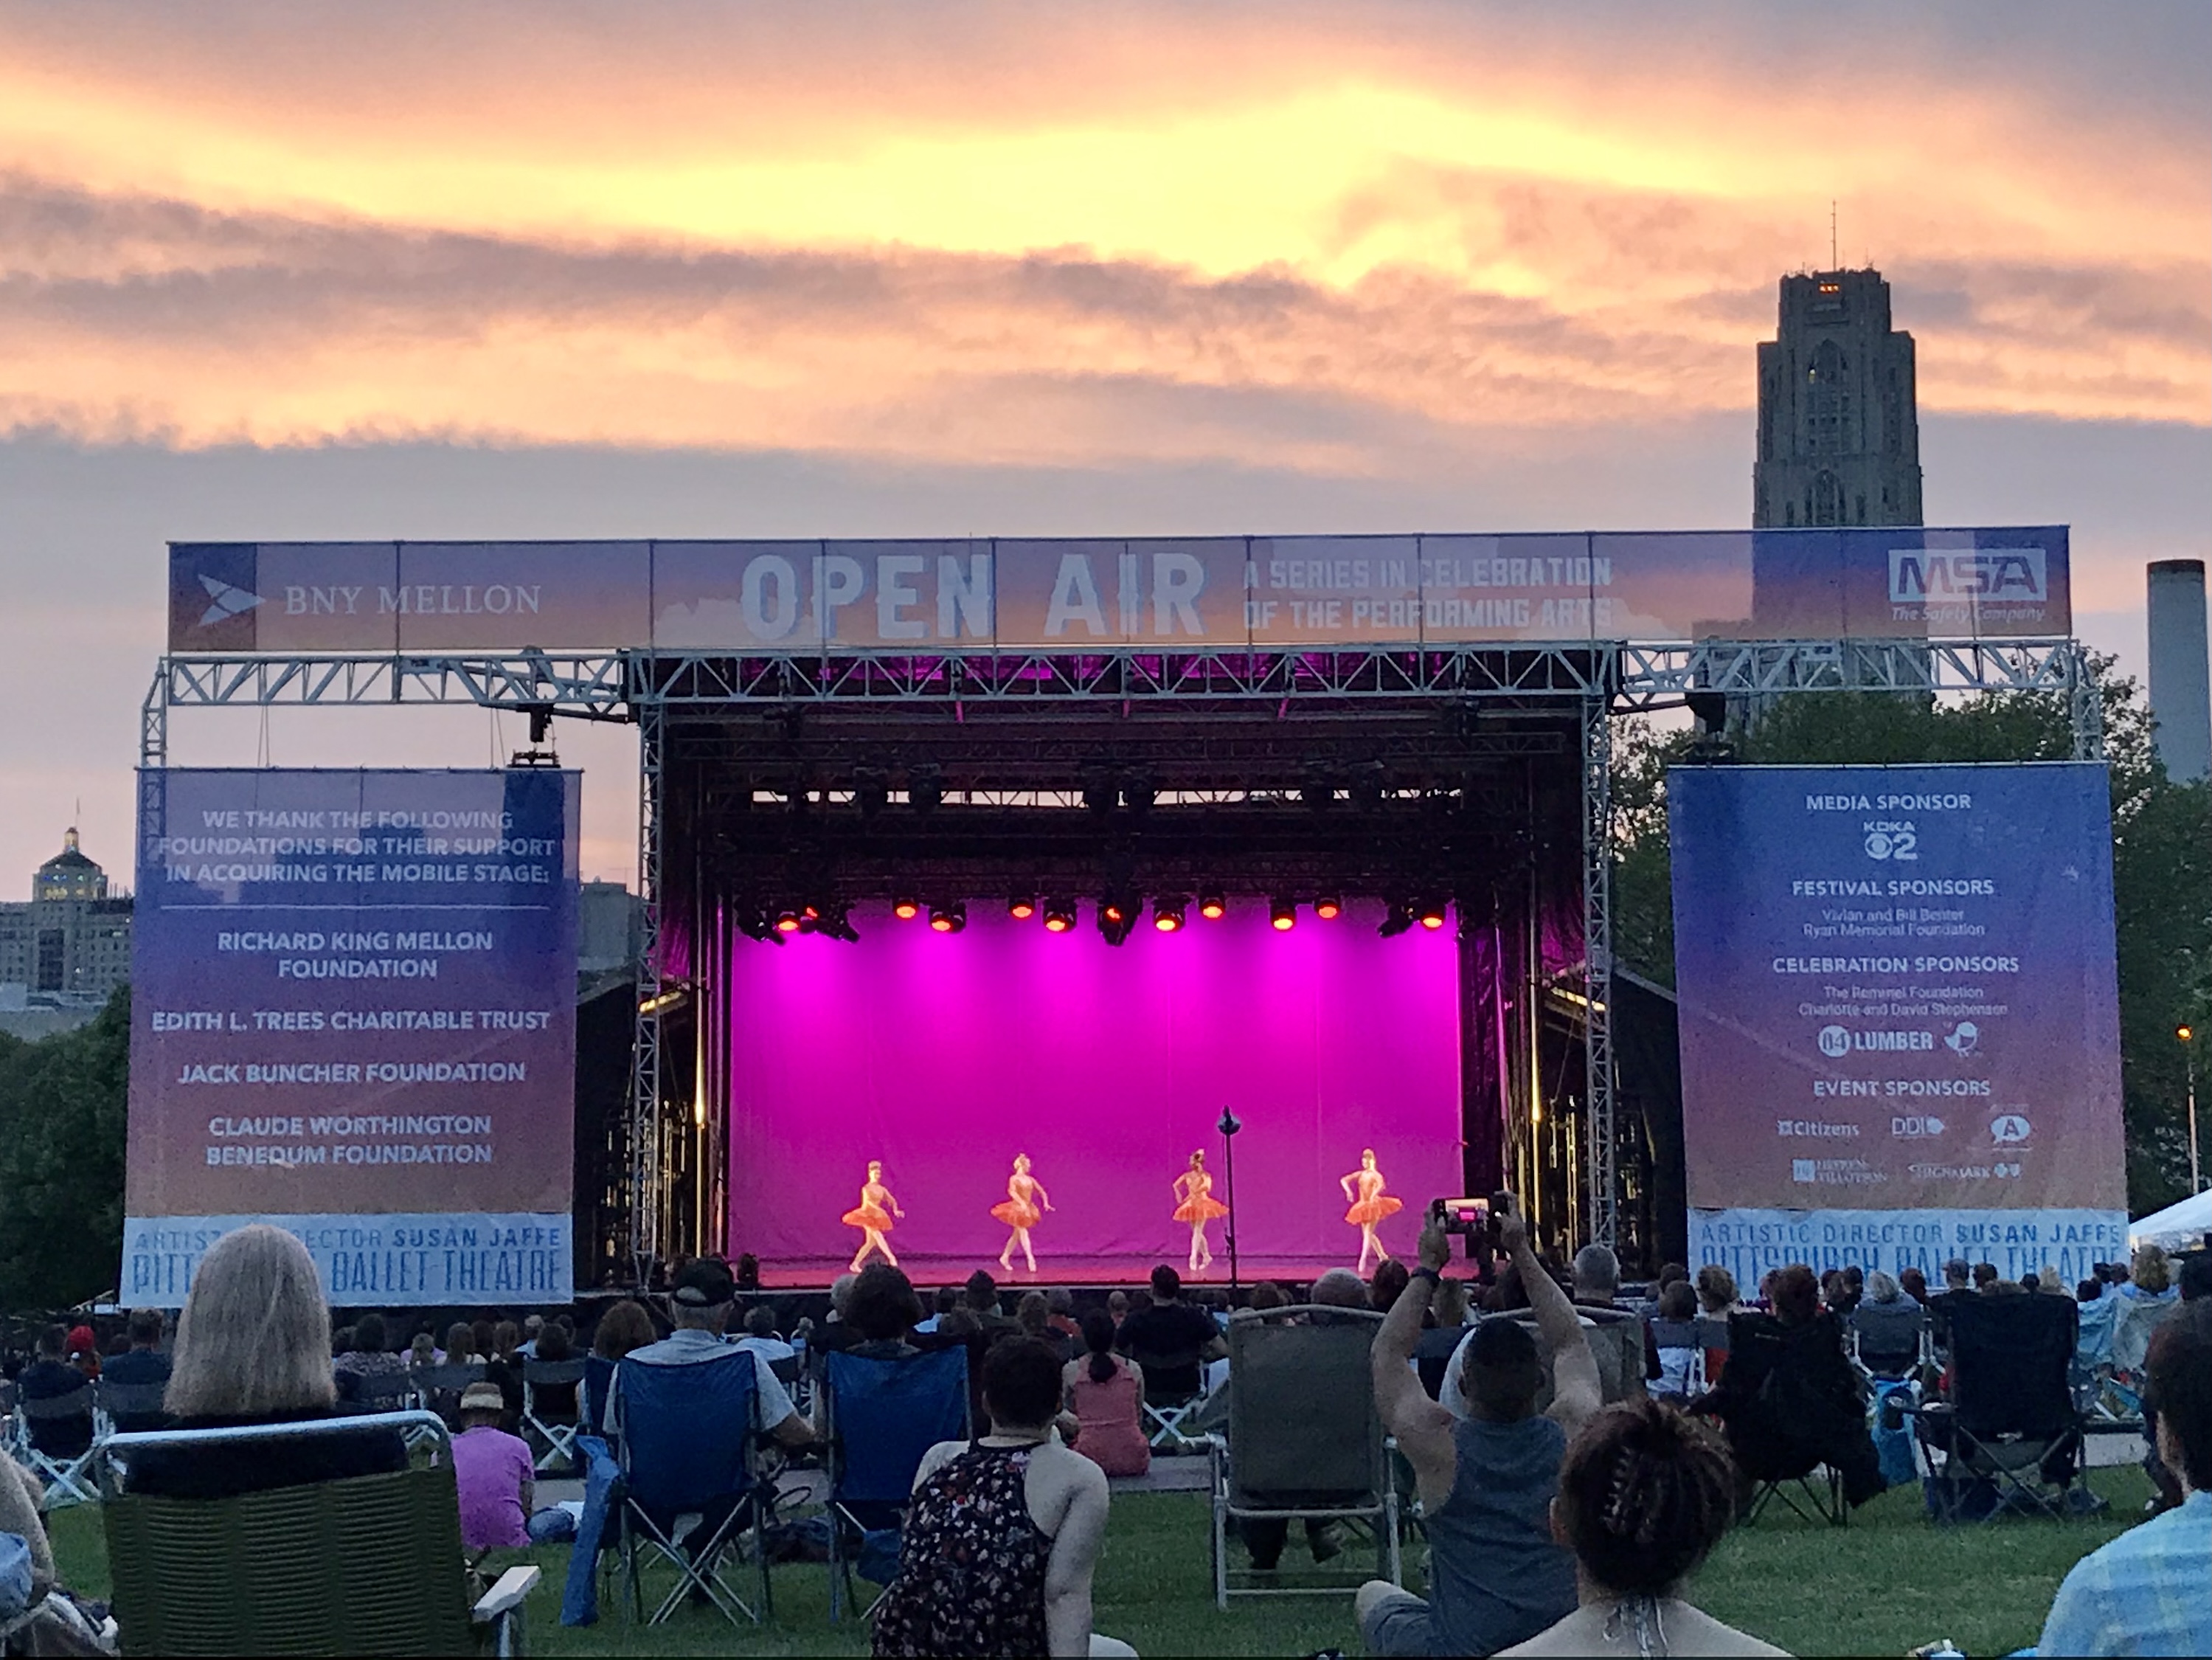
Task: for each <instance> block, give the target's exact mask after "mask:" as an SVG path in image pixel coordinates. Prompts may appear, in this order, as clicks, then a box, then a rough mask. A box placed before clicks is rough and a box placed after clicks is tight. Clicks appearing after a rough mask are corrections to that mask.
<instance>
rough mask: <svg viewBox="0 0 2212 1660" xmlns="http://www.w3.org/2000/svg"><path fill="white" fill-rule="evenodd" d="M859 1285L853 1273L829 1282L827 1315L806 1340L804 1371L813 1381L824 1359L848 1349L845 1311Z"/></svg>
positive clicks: (850, 1337)
mask: <svg viewBox="0 0 2212 1660" xmlns="http://www.w3.org/2000/svg"><path fill="white" fill-rule="evenodd" d="M859 1284H860V1275H859V1274H839V1275H838V1276H837V1277H836V1279H835V1280H831V1281H830V1282H829V1313H828V1314H827V1315H825V1316H823V1321H822V1323H821V1324H820V1325H819V1326H817V1327H816V1328H815V1329H813V1330H812V1331H811V1332H809V1333H808V1334H807V1337H806V1365H807V1368H808V1370H809V1371H810V1372H811V1374H812V1375H813V1376H814V1377H817V1378H818V1377H821V1376H822V1362H823V1359H824V1357H826V1356H829V1355H831V1354H835V1353H838V1352H839V1351H840V1350H842V1349H847V1348H849V1347H852V1343H853V1329H852V1327H851V1326H850V1325H848V1324H847V1323H846V1320H845V1310H847V1309H848V1307H850V1306H851V1305H852V1301H853V1287H854V1286H857V1285H859Z"/></svg>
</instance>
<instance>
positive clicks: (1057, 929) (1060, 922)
mask: <svg viewBox="0 0 2212 1660" xmlns="http://www.w3.org/2000/svg"><path fill="white" fill-rule="evenodd" d="M1074 926H1075V902H1074V901H1073V900H1072V899H1050V900H1047V901H1046V902H1045V908H1044V931H1045V932H1046V933H1066V932H1067V931H1068V930H1069V929H1070V928H1072V927H1074Z"/></svg>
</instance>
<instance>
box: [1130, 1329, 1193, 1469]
mask: <svg viewBox="0 0 2212 1660" xmlns="http://www.w3.org/2000/svg"><path fill="white" fill-rule="evenodd" d="M1129 1359H1132V1360H1133V1361H1135V1362H1136V1363H1137V1369H1138V1370H1139V1371H1141V1372H1143V1373H1144V1374H1145V1398H1144V1401H1143V1402H1142V1404H1143V1407H1144V1409H1145V1438H1146V1440H1147V1441H1149V1442H1151V1443H1152V1446H1153V1448H1154V1449H1155V1450H1161V1449H1170V1448H1172V1449H1176V1450H1180V1449H1181V1448H1182V1446H1183V1445H1184V1444H1186V1443H1188V1442H1189V1441H1191V1440H1192V1439H1194V1437H1192V1436H1190V1435H1188V1434H1186V1433H1185V1432H1184V1431H1183V1420H1186V1419H1188V1417H1189V1416H1190V1415H1191V1414H1193V1413H1194V1412H1196V1411H1197V1410H1198V1409H1199V1407H1200V1404H1201V1403H1202V1402H1204V1401H1205V1399H1206V1389H1205V1388H1204V1379H1205V1377H1206V1371H1205V1366H1204V1365H1203V1363H1202V1362H1201V1360H1200V1356H1199V1352H1198V1351H1197V1350H1196V1349H1179V1350H1176V1352H1174V1353H1164V1352H1161V1351H1157V1350H1146V1349H1140V1348H1133V1349H1131V1350H1130V1351H1129ZM1190 1371H1196V1372H1197V1373H1198V1376H1199V1377H1200V1387H1199V1388H1197V1389H1170V1388H1169V1387H1168V1386H1167V1384H1166V1383H1164V1381H1163V1380H1164V1379H1165V1378H1167V1377H1170V1376H1172V1375H1173V1374H1175V1373H1176V1372H1190Z"/></svg>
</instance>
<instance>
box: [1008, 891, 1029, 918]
mask: <svg viewBox="0 0 2212 1660" xmlns="http://www.w3.org/2000/svg"><path fill="white" fill-rule="evenodd" d="M1006 915H1009V916H1011V917H1012V918H1013V919H1014V921H1017V922H1026V921H1029V920H1030V917H1032V916H1035V915H1036V900H1034V899H1032V898H1030V897H1029V895H1027V894H1025V893H1018V894H1016V895H1015V896H1014V897H1012V898H1011V899H1009V900H1007V901H1006Z"/></svg>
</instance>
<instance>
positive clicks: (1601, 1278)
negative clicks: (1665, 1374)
mask: <svg viewBox="0 0 2212 1660" xmlns="http://www.w3.org/2000/svg"><path fill="white" fill-rule="evenodd" d="M1574 1299H1575V1301H1576V1302H1577V1304H1580V1305H1581V1306H1583V1308H1587V1309H1613V1308H1617V1307H1618V1306H1619V1305H1620V1258H1619V1257H1618V1256H1614V1255H1613V1250H1612V1248H1611V1247H1610V1246H1607V1245H1584V1246H1583V1248H1582V1249H1581V1250H1578V1251H1577V1252H1576V1253H1575V1266H1574ZM1637 1318H1638V1321H1639V1323H1641V1324H1642V1327H1643V1338H1644V1382H1645V1383H1646V1384H1647V1385H1648V1384H1649V1383H1650V1381H1651V1380H1652V1379H1654V1378H1656V1377H1658V1376H1659V1345H1658V1343H1657V1342H1656V1341H1655V1340H1654V1339H1653V1337H1652V1335H1651V1323H1650V1320H1648V1319H1646V1318H1644V1316H1642V1315H1638V1316H1637ZM1612 1364H1614V1365H1617V1364H1618V1363H1617V1362H1614V1363H1612ZM1610 1369H1611V1367H1610V1365H1601V1366H1600V1367H1599V1378H1600V1386H1601V1387H1602V1386H1603V1383H1604V1378H1605V1375H1606V1373H1607V1371H1609V1370H1610ZM1615 1381H1616V1382H1617V1383H1628V1382H1629V1380H1628V1379H1626V1378H1621V1379H1616V1380H1615Z"/></svg>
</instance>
